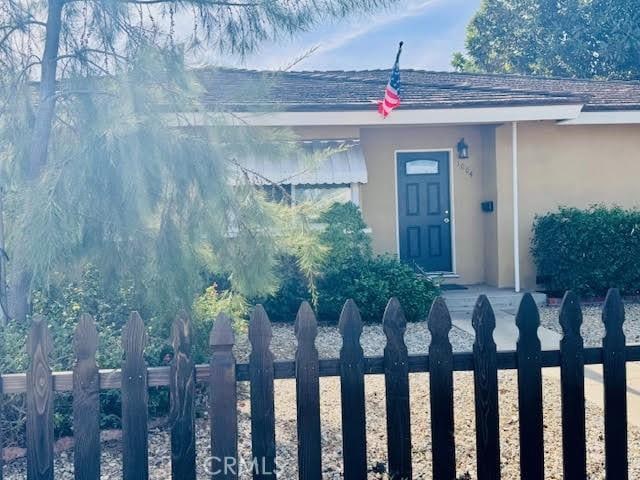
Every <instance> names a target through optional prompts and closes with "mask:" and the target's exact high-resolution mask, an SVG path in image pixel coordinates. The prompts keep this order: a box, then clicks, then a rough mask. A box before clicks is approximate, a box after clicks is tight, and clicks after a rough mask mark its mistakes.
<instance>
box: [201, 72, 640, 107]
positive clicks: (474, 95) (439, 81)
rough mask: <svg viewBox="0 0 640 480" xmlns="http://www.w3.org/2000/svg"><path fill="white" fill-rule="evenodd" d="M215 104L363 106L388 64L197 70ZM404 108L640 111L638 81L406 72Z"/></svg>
mask: <svg viewBox="0 0 640 480" xmlns="http://www.w3.org/2000/svg"><path fill="white" fill-rule="evenodd" d="M196 74H197V75H198V77H199V79H200V81H201V82H202V84H203V85H204V88H205V94H204V102H205V105H206V106H209V107H211V108H216V107H222V106H224V107H225V108H227V109H232V110H235V111H268V110H271V109H275V108H277V109H278V110H285V111H327V110H362V109H369V108H371V104H372V102H375V101H377V100H379V99H380V98H381V96H382V93H383V91H384V86H385V85H386V82H387V80H388V78H389V74H390V71H389V70H364V71H316V72H272V71H255V70H241V69H226V68H207V69H200V70H197V71H196ZM401 76H402V108H404V109H418V108H421V109H422V108H462V107H466V108H469V107H503V106H528V105H563V104H576V103H580V104H584V108H583V110H585V111H602V110H640V82H637V81H628V82H622V81H599V80H578V79H567V78H546V77H533V76H521V75H489V74H466V73H451V72H428V71H421V70H402V73H401Z"/></svg>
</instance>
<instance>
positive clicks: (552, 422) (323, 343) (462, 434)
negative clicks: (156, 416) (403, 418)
mask: <svg viewBox="0 0 640 480" xmlns="http://www.w3.org/2000/svg"><path fill="white" fill-rule="evenodd" d="M633 310H634V313H633V315H635V316H640V315H639V313H640V309H639V308H637V307H636V308H634V309H633ZM598 314H599V312H598V311H596V310H594V311H593V312H591V311H589V312H587V311H585V323H587V322H589V321H590V320H588V318H591V317H594V318H595V317H597V316H598ZM554 316H557V309H552V308H545V309H543V311H542V317H543V322H544V323H545V326H548V327H549V328H553V326H552V324H553V320H552V318H553V317H554ZM631 317H632V315H631V314H629V312H628V324H630V323H632V321H629V320H632V318H631ZM556 322H557V321H556ZM634 323H637V322H634ZM585 328H587V329H588V330H592V329H591V328H590V327H588V326H587V325H585ZM627 328H629V326H628V325H627ZM632 328H636V331H637V330H638V329H637V326H636V327H632ZM556 329H557V323H556ZM451 336H452V343H453V344H454V349H455V350H469V349H470V347H471V343H472V338H471V336H470V335H468V334H466V333H465V332H463V331H461V330H458V329H456V328H455V327H454V329H453V330H452V335H451ZM629 338H631V337H629ZM429 339H430V337H429V332H428V330H427V328H426V324H424V323H416V324H410V325H408V326H407V344H408V347H409V352H410V353H412V354H415V353H423V352H426V351H427V348H428V344H429ZM317 344H318V350H319V352H320V355H321V356H322V357H335V356H336V355H337V354H338V351H339V348H340V344H341V342H340V338H339V334H338V332H337V329H336V328H335V327H324V326H322V327H320V328H319V335H318V342H317ZM362 344H363V347H364V350H365V354H366V355H369V356H371V355H381V354H382V349H383V347H384V334H383V333H382V330H381V328H380V326H366V327H365V329H364V333H363V337H362ZM273 350H274V352H275V353H276V356H277V358H281V359H283V358H293V354H294V351H295V338H294V337H293V332H292V328H291V327H290V326H287V325H276V326H275V327H274V338H273ZM247 354H248V343H247V341H246V339H244V338H240V339H239V341H238V345H237V356H238V358H239V361H243V359H244V358H246V355H247ZM544 383H545V385H544V409H545V411H544V413H545V461H546V475H545V478H547V479H554V480H560V479H561V478H562V457H561V438H562V435H561V423H560V389H559V383H558V380H557V378H555V377H553V376H549V377H545V378H544ZM428 389H429V377H428V375H427V374H411V416H412V421H411V424H412V439H413V462H414V478H416V479H430V478H432V476H431V439H430V422H429V415H430V413H429V401H428ZM247 391H248V388H247V385H246V384H244V383H243V384H240V386H239V412H240V420H239V421H240V425H239V432H240V439H239V440H240V443H239V452H240V454H241V455H242V456H243V458H244V461H245V462H246V463H248V462H249V458H248V456H249V455H250V445H251V440H250V417H249V399H248V397H247ZM516 392H517V379H516V376H515V373H514V372H500V430H501V456H502V472H503V478H508V479H512V478H518V477H519V449H518V410H517V396H516ZM320 395H321V415H322V449H323V478H324V479H328V480H333V479H340V478H342V477H341V474H340V471H341V469H342V437H341V414H340V383H339V380H338V379H336V378H323V379H321V392H320ZM275 396H276V438H277V444H278V452H277V453H278V466H279V468H280V470H281V475H280V478H286V479H292V478H296V477H297V466H296V462H297V443H296V418H295V417H296V407H295V382H294V381H293V380H278V381H276V390H275ZM366 401H367V405H366V407H367V412H368V415H367V449H368V461H369V467H370V469H371V472H370V474H369V478H370V479H385V478H387V476H386V475H385V474H384V473H381V472H382V471H384V469H385V467H386V461H387V458H386V423H385V418H386V416H385V401H384V377H383V376H380V375H372V376H367V381H366ZM455 412H456V440H457V442H456V448H457V450H456V458H457V463H458V468H457V470H458V475H459V476H460V479H463V480H470V479H475V478H476V472H475V463H476V455H475V436H474V435H473V434H472V433H470V432H474V431H475V416H474V399H473V376H472V374H471V373H466V372H465V373H456V376H455ZM586 420H587V422H586V424H587V436H588V454H587V455H588V464H589V466H588V468H589V475H590V477H589V478H590V479H591V480H595V479H598V480H600V479H604V471H603V470H604V469H603V460H604V457H603V447H604V445H603V419H602V411H601V409H600V408H598V407H597V406H595V405H591V404H588V405H587V419H586ZM209 438H210V437H209V429H208V425H207V421H206V419H199V420H198V426H197V444H198V470H199V475H198V478H202V479H205V478H207V479H208V478H210V475H208V474H207V468H206V463H207V462H206V458H207V457H208V456H209ZM629 445H630V454H629V459H630V471H629V474H630V478H640V429H638V428H636V427H633V426H630V428H629ZM169 448H170V447H169V435H168V432H167V430H166V429H165V428H155V429H152V430H151V432H150V437H149V460H150V477H151V479H152V480H166V479H168V478H169V474H168V471H169V470H168V469H169V465H170V450H169ZM121 468H122V467H121V451H120V443H119V442H109V443H105V444H103V449H102V478H103V479H114V478H121V475H122V471H121ZM246 470H247V469H245V471H243V472H242V474H241V476H240V478H241V479H243V480H244V479H247V480H248V479H249V478H250V474H249V473H248V471H246ZM55 471H56V479H60V480H67V479H69V480H71V479H72V478H73V457H72V450H67V451H64V452H61V453H59V454H58V455H56V460H55ZM24 472H25V461H24V459H23V460H18V461H15V462H12V463H11V464H10V465H7V466H6V467H5V479H8V480H17V479H22V478H25V473H24Z"/></svg>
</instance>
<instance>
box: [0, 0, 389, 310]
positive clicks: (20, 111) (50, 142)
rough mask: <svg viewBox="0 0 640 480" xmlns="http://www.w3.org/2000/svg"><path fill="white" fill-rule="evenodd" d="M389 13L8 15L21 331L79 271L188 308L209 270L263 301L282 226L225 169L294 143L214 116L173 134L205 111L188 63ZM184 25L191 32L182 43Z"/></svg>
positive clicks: (26, 9)
mask: <svg viewBox="0 0 640 480" xmlns="http://www.w3.org/2000/svg"><path fill="white" fill-rule="evenodd" d="M392 1H393V0H301V1H297V2H290V1H287V0H261V1H259V2H253V1H245V0H232V1H229V0H97V1H96V0H47V1H44V0H43V1H36V0H4V1H3V2H1V4H0V93H1V94H2V98H1V99H0V101H1V103H0V162H1V163H0V169H1V173H2V180H3V183H2V185H0V188H2V191H3V192H5V195H4V198H3V199H2V200H3V201H4V212H6V213H7V215H5V216H4V221H5V222H4V223H5V230H6V239H5V238H4V235H2V234H1V232H0V249H2V252H0V253H2V254H3V256H2V257H0V283H1V285H0V305H1V306H2V310H3V311H5V312H6V311H7V309H8V310H10V312H7V313H11V315H12V316H14V317H15V318H17V319H22V318H24V317H25V316H26V315H27V313H28V311H29V294H30V291H32V289H33V288H34V287H41V286H43V285H46V284H47V283H48V282H51V281H52V280H55V278H56V276H59V275H63V276H64V275H71V274H73V272H74V270H77V268H78V263H80V261H81V260H92V261H94V263H95V264H96V265H98V266H100V267H101V268H102V267H104V268H106V269H108V270H109V273H110V274H112V275H114V276H118V275H122V274H128V275H130V276H133V277H134V278H135V277H142V278H143V279H144V283H145V285H146V286H147V287H148V288H149V290H150V291H152V292H153V293H154V294H155V295H156V296H157V297H159V298H161V299H162V300H164V301H166V302H167V303H174V302H172V300H174V298H172V297H173V296H174V295H175V296H177V297H179V298H181V303H183V304H184V301H185V297H186V296H188V295H189V294H193V293H194V291H195V290H197V288H195V287H196V286H198V285H200V283H199V281H198V278H197V274H198V273H201V270H202V269H206V268H208V267H210V266H211V264H212V263H216V264H217V265H218V267H220V266H221V267H222V268H225V269H227V270H228V271H229V272H230V274H231V276H232V281H233V283H234V284H235V286H236V287H237V288H239V289H243V290H246V291H247V292H248V293H251V294H255V293H258V292H261V291H264V290H265V288H266V285H267V284H268V283H269V281H270V280H271V281H272V280H273V276H272V274H271V273H270V271H271V267H272V266H273V255H272V254H273V247H270V245H272V244H273V243H274V242H269V240H270V239H269V233H268V232H269V231H270V229H272V227H273V223H274V222H277V218H276V219H274V218H273V217H270V216H269V215H268V213H269V212H268V210H267V209H265V208H264V205H263V202H261V201H260V199H259V198H256V196H255V195H254V194H253V192H252V190H251V189H250V188H248V186H245V187H244V188H242V187H239V188H231V187H230V186H229V182H228V178H229V174H228V170H229V169H228V165H227V164H228V163H229V162H232V161H233V159H234V158H238V157H239V156H240V155H243V154H246V153H247V152H251V151H259V152H260V153H261V154H265V152H269V151H271V152H274V147H273V145H274V144H275V143H276V142H275V141H276V140H284V139H285V137H287V134H285V133H283V132H275V133H270V134H264V133H255V132H253V133H251V132H247V131H246V130H245V129H242V128H239V127H235V128H229V127H226V126H225V125H224V122H223V121H221V120H220V118H219V116H217V117H216V116H215V114H214V118H213V119H212V120H211V124H212V125H213V127H212V128H211V129H209V130H207V131H206V132H199V133H200V135H196V134H194V133H193V132H189V131H188V129H177V128H173V127H175V124H176V121H177V120H179V121H180V122H182V124H183V125H184V119H183V118H180V119H176V118H173V119H167V118H166V117H167V116H166V115H165V113H166V112H171V111H179V112H184V111H185V110H189V109H191V110H200V109H201V108H200V106H199V104H198V98H199V93H200V92H199V90H198V87H197V84H196V82H194V79H193V78H192V77H191V76H190V75H189V73H188V72H187V69H186V68H185V66H184V64H183V63H182V58H183V57H184V55H187V56H188V55H190V54H192V53H193V52H195V51H197V50H199V49H205V48H206V49H211V50H215V51H218V52H221V53H223V54H226V55H234V56H240V57H242V56H244V55H246V54H247V53H249V52H252V51H255V50H256V49H257V47H258V46H259V45H260V43H261V42H263V41H265V40H269V39H278V38H281V37H283V36H288V35H291V34H293V33H295V32H298V31H301V30H306V29H309V28H311V27H312V26H313V25H316V24H318V23H321V22H324V21H327V20H329V19H332V18H341V17H342V16H344V15H347V14H349V13H351V12H356V11H368V10H373V9H375V8H378V7H381V6H384V5H386V4H388V3H391V2H392ZM185 20H187V23H188V22H190V23H191V24H192V28H191V29H190V33H189V34H187V35H183V36H182V37H180V36H178V35H176V23H177V22H181V24H184V21H185ZM32 81H36V82H37V83H36V86H37V94H36V95H34V94H33V88H34V85H33V84H32V83H31V82H32ZM256 88H261V86H256ZM172 120H173V121H172ZM289 138H290V135H289ZM281 144H282V142H281ZM274 154H275V153H274ZM0 205H2V202H0ZM230 231H233V232H234V235H233V237H234V238H233V239H231V238H230V236H229V232H230ZM257 246H260V248H256V247H257ZM5 251H6V253H7V254H8V257H9V259H10V261H9V262H8V263H7V262H6V258H5V257H4V252H5ZM303 263H304V262H303ZM7 267H9V271H8V273H9V276H8V278H9V280H8V283H9V295H8V296H9V300H10V302H7V298H6V295H5V294H4V292H5V286H6V285H5V283H4V281H3V279H4V277H5V272H6V271H7ZM8 303H9V304H8Z"/></svg>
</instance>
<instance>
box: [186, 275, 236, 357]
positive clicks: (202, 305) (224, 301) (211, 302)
mask: <svg viewBox="0 0 640 480" xmlns="http://www.w3.org/2000/svg"><path fill="white" fill-rule="evenodd" d="M221 313H224V314H226V315H228V316H229V317H230V318H231V319H232V320H233V326H234V329H235V330H236V331H237V332H242V331H245V330H246V328H247V317H248V315H249V304H248V303H247V301H246V299H245V298H244V297H243V296H242V295H239V294H237V293H234V292H232V291H230V290H224V291H219V289H218V286H217V285H216V284H214V285H212V286H210V287H208V288H207V289H206V290H205V292H204V293H203V294H202V295H200V296H199V297H198V298H196V300H195V302H194V303H193V318H192V320H193V351H192V356H193V360H194V361H195V362H196V363H203V362H208V359H209V333H210V332H211V327H213V321H214V320H215V319H216V317H217V316H218V315H219V314H221Z"/></svg>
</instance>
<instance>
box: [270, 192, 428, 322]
mask: <svg viewBox="0 0 640 480" xmlns="http://www.w3.org/2000/svg"><path fill="white" fill-rule="evenodd" d="M320 222H321V223H322V224H324V225H325V228H324V230H323V231H322V233H321V234H320V236H319V241H320V242H321V243H322V244H323V245H324V246H326V247H327V255H326V258H325V261H324V262H323V264H322V265H321V268H320V274H319V277H318V279H317V282H316V293H317V297H316V300H317V302H316V305H315V306H316V307H317V308H316V310H317V313H318V318H319V320H321V321H327V322H337V321H338V319H339V316H340V312H341V310H342V307H343V305H344V303H345V302H346V301H347V300H348V299H350V298H351V299H353V300H355V302H356V303H357V305H358V307H359V309H360V313H361V315H362V318H363V320H365V321H369V322H376V321H377V322H379V321H381V320H382V315H383V313H384V309H385V307H386V304H387V302H388V300H389V298H390V297H394V296H395V297H398V299H399V300H400V302H401V303H402V306H403V307H404V310H405V314H406V316H407V319H408V320H410V321H416V320H422V319H423V318H424V317H425V316H426V314H427V312H428V310H429V307H430V305H431V302H432V301H433V299H434V298H435V296H436V295H437V292H438V288H437V286H436V285H434V284H433V283H432V282H431V281H429V280H427V279H424V278H421V277H419V276H417V275H416V273H415V272H414V271H413V270H412V269H411V267H409V266H407V265H405V264H403V263H401V262H400V261H398V259H397V258H396V257H394V256H391V255H382V256H376V255H374V254H373V248H372V246H371V237H370V235H369V234H368V233H366V231H365V229H366V227H367V225H366V224H365V222H364V220H363V219H362V215H361V213H360V209H359V208H358V207H357V206H355V205H354V204H352V203H347V204H338V203H336V204H333V205H332V206H331V207H330V208H329V209H328V210H327V211H326V212H324V213H323V214H322V216H321V217H320ZM279 275H280V277H279V278H280V279H281V285H280V289H279V290H278V292H277V293H276V294H275V295H273V296H271V297H269V298H267V299H263V300H261V302H262V303H264V305H265V308H266V310H267V312H268V313H269V317H270V318H271V319H272V320H274V321H293V320H294V319H295V315H296V312H297V310H298V308H299V306H300V302H301V301H303V300H310V299H312V298H313V296H312V295H311V292H310V291H309V287H308V284H307V282H306V281H305V277H304V275H302V273H301V272H300V269H299V268H298V267H297V265H296V260H295V258H294V257H286V258H284V259H283V261H282V262H281V265H280V270H279Z"/></svg>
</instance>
